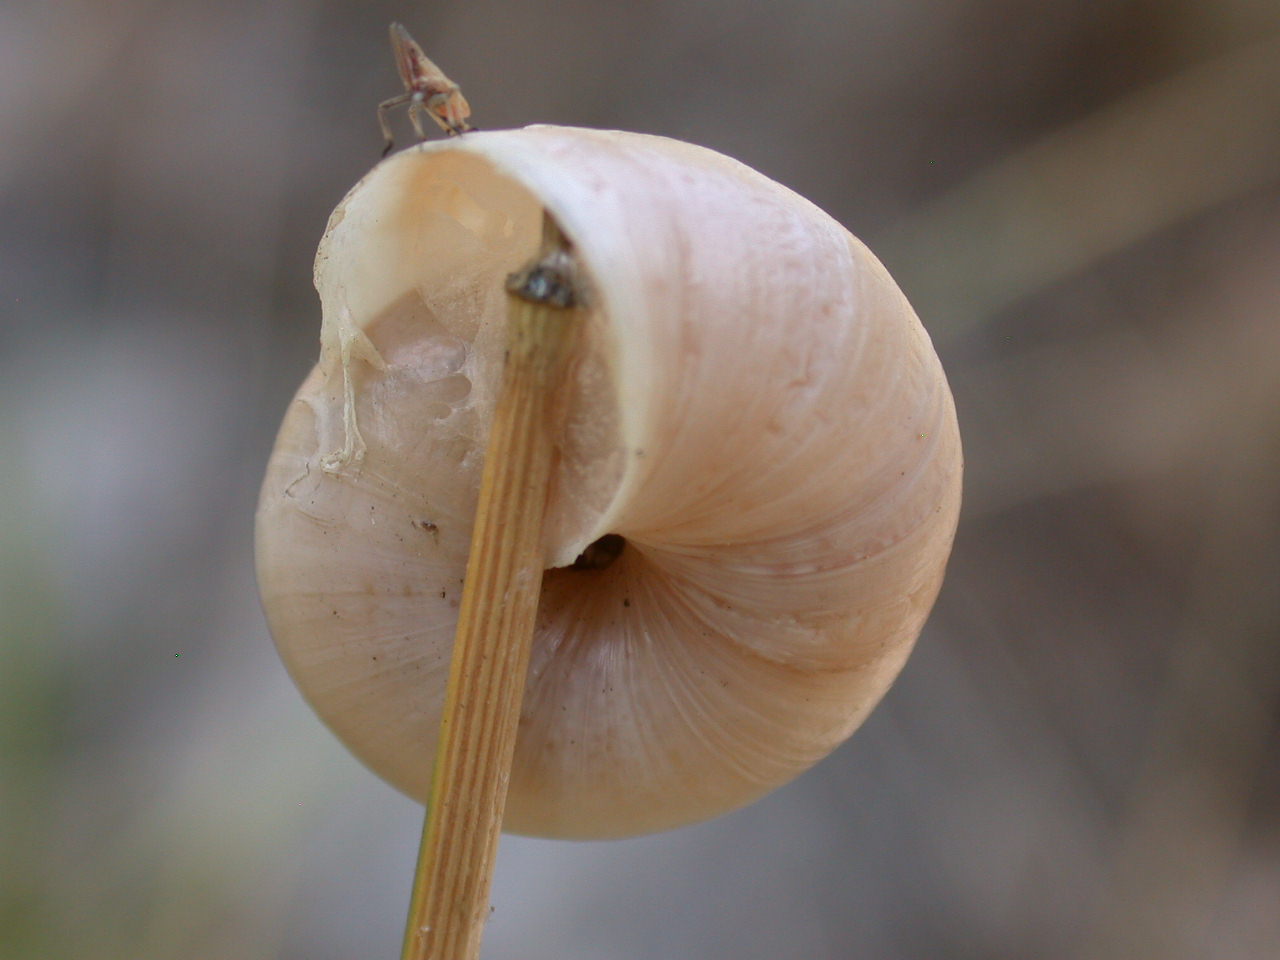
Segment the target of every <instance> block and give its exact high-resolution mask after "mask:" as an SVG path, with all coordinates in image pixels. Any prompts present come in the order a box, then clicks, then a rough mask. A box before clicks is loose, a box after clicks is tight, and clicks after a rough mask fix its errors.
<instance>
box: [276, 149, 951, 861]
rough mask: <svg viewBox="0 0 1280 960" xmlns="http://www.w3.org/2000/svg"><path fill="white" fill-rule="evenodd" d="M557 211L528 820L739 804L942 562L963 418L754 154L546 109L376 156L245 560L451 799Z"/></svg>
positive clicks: (526, 761) (401, 769)
mask: <svg viewBox="0 0 1280 960" xmlns="http://www.w3.org/2000/svg"><path fill="white" fill-rule="evenodd" d="M544 209H545V210H546V211H549V212H550V213H551V214H552V215H553V216H554V218H555V220H556V221H557V222H558V224H559V225H560V227H561V229H562V230H563V231H564V233H565V235H566V236H567V237H568V238H569V239H570V240H571V241H572V242H573V244H574V246H575V249H576V252H577V256H578V258H579V261H580V263H581V264H582V267H583V269H584V271H585V275H586V284H587V287H588V293H589V300H590V304H591V309H590V311H589V315H588V317H587V319H586V321H585V327H584V331H583V336H582V339H581V341H580V343H579V345H578V348H577V357H576V359H575V361H574V366H573V369H572V371H571V373H570V375H569V376H568V378H567V382H566V384H565V386H564V390H563V394H564V400H563V403H564V405H565V411H566V415H565V427H564V432H563V436H562V438H561V441H560V443H559V445H558V451H557V465H556V467H555V473H554V475H553V478H552V487H551V491H550V494H549V504H548V521H547V522H548V528H547V535H546V567H547V572H546V574H545V576H544V580H543V587H542V599H541V605H540V608H539V613H538V624H537V633H536V636H535V639H534V648H533V654H532V662H531V667H530V671H529V679H528V686H527V690H526V695H525V700H524V708H523V713H522V717H521V722H520V731H519V738H518V742H517V747H516V756H515V766H514V769H513V770H512V773H511V781H510V794H509V798H508V803H507V819H506V822H505V826H506V829H508V830H512V831H515V832H520V833H529V834H535V835H543V836H561V837H609V836H623V835H628V834H635V833H642V832H648V831H654V830H659V829H664V828H667V827H672V826H677V825H680V824H683V823H689V822H692V821H696V820H700V819H704V818H708V817H711V816H714V815H716V814H718V813H721V812H724V811H726V810H730V809H733V808H735V807H738V806H740V805H743V804H745V803H747V802H749V801H750V800H752V799H754V798H756V797H758V796H760V795H761V794H763V793H765V792H767V791H768V790H770V789H772V788H774V787H776V786H778V785H780V784H782V783H784V782H786V781H787V780H789V779H791V778H792V777H794V776H795V775H796V774H798V773H799V772H801V771H803V770H805V769H806V768H807V767H809V766H810V765H811V764H813V763H814V762H816V761H817V760H818V759H820V758H821V757H823V756H824V755H825V754H827V753H828V752H829V751H830V750H831V749H832V748H833V747H835V746H836V745H837V744H839V743H840V742H841V741H842V740H843V739H844V738H845V737H847V736H848V735H849V734H850V733H851V732H852V731H853V730H854V729H855V728H856V727H857V726H858V724H859V723H861V721H862V720H863V718H864V717H865V716H866V715H867V714H868V712H869V711H870V710H871V709H872V707H873V706H874V705H875V703H876V702H877V701H878V700H879V699H880V697H881V695H882V694H883V693H884V692H885V690H886V689H887V687H888V686H889V684H890V683H891V682H892V680H893V678H894V677H895V676H896V675H897V673H898V671H899V669H900V668H901V667H902V664H903V662H904V660H905V659H906V657H907V654H908V653H909V651H910V648H911V646H912V644H913V642H914V640H915V638H916V636H917V634H918V633H919V631H920V628H921V626H922V625H923V623H924V620H925V617H926V616H927V614H928V611H929V608H930V606H931V605H932V603H933V600H934V597H935V595H936V593H937V591H938V588H939V586H940V583H941V580H942V575H943V569H944V566H945V564H946V559H947V555H948V553H949V551H950V546H951V540H952V536H953V533H954V530H955V524H956V517H957V512H958V509H959V499H960V475H961V458H960V445H959V435H958V432H957V428H956V421H955V412H954V407H953V404H952V400H951V395H950V392H949V390H948V388H947V384H946V380H945V378H944V376H943V373H942V370H941V367H940V365H939V363H938V360H937V357H936V356H935V354H934V352H933V349H932V346H931V344H930V342H929V339H928V336H927V335H926V333H925V332H924V330H923V329H922V328H921V326H920V324H919V321H918V320H917V319H916V317H915V315H914V313H913V312H912V310H911V308H910V306H909V305H908V303H907V301H906V299H905V298H904V297H903V295H902V293H901V292H900V291H899V289H898V288H897V286H896V285H895V284H894V283H893V281H892V279H891V278H890V277H889V275H888V273H887V272H886V271H885V269H884V268H883V266H881V264H880V262H879V261H878V260H876V258H875V257H874V256H873V255H872V254H871V253H870V252H869V251H868V250H867V249H866V247H864V246H863V245H862V244H861V243H860V242H859V241H858V240H857V239H855V238H854V237H852V236H851V235H850V234H849V233H848V232H847V231H846V230H844V229H843V228H842V227H841V226H840V225H839V224H837V223H835V222H834V221H833V220H832V219H830V218H829V217H828V216H826V215H825V214H824V213H822V212H821V211H820V210H818V209H817V208H816V207H814V206H813V205H812V204H810V203H809V202H807V201H806V200H804V199H802V198H800V197H799V196H797V195H796V194H794V193H792V192H791V191H789V190H787V189H785V188H784V187H781V186H779V185H778V184H776V183H774V182H772V181H771V180H768V179H767V178H765V177H763V176H761V175H760V174H758V173H756V172H754V171H753V170H751V169H749V168H747V167H745V166H743V165H742V164H740V163H738V162H736V161H734V160H731V159H729V158H727V157H724V156H721V155H719V154H717V153H714V152H712V151H709V150H705V149H702V148H699V147H694V146H690V145H688V144H684V143H679V142H676V141H672V140H668V139H664V138H659V137H653V136H645V135H640V134H629V133H617V132H602V131H591V130H580V129H569V128H557V127H530V128H526V129H523V130H514V131H500V132H484V133H472V134H468V135H466V136H465V137H461V138H458V139H455V140H450V141H447V142H440V143H432V144H426V145H422V146H419V147H417V148H415V149H412V150H409V151H405V152H403V153H401V154H398V155H396V156H393V157H391V158H390V159H389V160H387V161H384V162H383V163H382V164H380V165H379V166H377V167H376V168H375V169H374V170H373V171H372V172H371V173H370V174H369V175H368V176H366V177H365V179H364V180H363V181H361V182H360V183H359V184H358V185H357V186H356V187H355V188H354V189H353V190H352V191H351V192H350V194H348V196H347V197H346V198H345V199H344V200H343V201H342V203H341V204H340V205H339V206H338V208H337V210H336V211H335V212H334V214H333V216H332V217H331V219H330V222H329V226H328V229H327V231H326V233H325V236H324V239H323V240H322V242H321V245H320V250H319V254H318V256H317V259H316V286H317V288H318V290H319V292H320V296H321V300H322V306H323V315H324V325H323V327H322V335H321V340H322V343H321V359H320V362H319V364H318V365H317V366H316V367H315V369H314V370H313V371H312V373H311V375H310V376H309V377H308V378H307V380H306V382H305V383H304V384H303V385H302V387H301V389H300V390H299V391H298V394H297V397H296V398H295V400H294V401H293V403H292V405H291V406H290V407H289V411H288V414H287V415H286V417H285V420H284V424H283V426H282V427H281V430H280V435H279V439H278V441H277V444H276V447H275V450H274V452H273V454H272V457H271V461H270V465H269V467H268V470H267V475H266V480H265V482H264V484H263V488H262V495H261V501H260V505H259V509H258V526H257V557H258V576H259V581H260V586H261V591H262V596H263V601H264V605H265V607H266V611H267V615H268V620H269V623H270V628H271V632H272V634H273V636H274V638H275V641H276V644H277V645H278V647H279V650H280V653H281V656H282V657H283V659H284V661H285V663H286V665H287V666H288V669H289V671H290V673H291V674H292V675H293V677H294V679H295V681H296V682H297V683H298V685H299V687H300V688H301V689H302V691H303V693H304V695H305V696H306V697H307V699H308V700H309V701H310V703H311V704H312V706H313V707H314V708H315V709H316V710H317V711H318V712H319V714H320V715H321V717H323V718H324V720H325V721H326V722H327V723H328V724H329V726H330V727H331V728H332V729H333V730H334V731H335V732H336V733H337V735H338V736H339V737H340V738H341V739H342V740H343V741H344V742H345V743H346V745H347V746H348V747H349V748H350V749H351V750H352V751H353V752H354V753H355V754H356V755H357V756H358V757H360V758H361V759H362V760H363V761H364V762H365V763H367V764H368V765H369V766H370V767H371V768H373V769H374V770H375V771H376V772H378V773H379V774H380V775H381V776H383V777H385V778H386V779H387V780H388V781H390V782H391V783H392V784H394V785H395V786H396V787H398V788H399V789H401V790H403V791H404V792H406V793H408V794H409V795H411V796H413V797H416V798H418V799H420V800H421V799H424V798H425V797H426V795H427V792H428V788H429V781H430V776H431V770H432V759H433V752H434V743H435V738H436V735H437V732H438V725H439V720H440V713H441V707H442V701H443V694H444V687H445V681H446V678H447V675H448V661H449V654H450V649H451V645H452V638H453V633H454V628H455V625H456V622H457V614H458V601H459V597H460V594H461V588H462V577H463V573H464V570H465V567H466V559H467V551H468V544H469V538H470V534H471V526H472V517H473V512H474V508H475V503H476V498H477V492H478V487H479V478H480V469H481V465H482V459H483V448H484V440H485V432H486V425H487V423H488V421H489V416H490V414H491V411H492V408H493V405H494V400H495V392H496V389H497V384H498V382H499V375H500V371H501V364H502V361H503V345H504V337H505V328H506V316H507V302H506V294H505V293H504V290H503V281H504V279H505V277H506V275H507V274H508V273H509V272H511V271H513V270H515V269H516V268H517V267H519V266H520V265H521V264H522V263H524V262H525V261H526V260H527V259H528V258H529V256H530V255H531V254H532V253H533V252H534V251H535V250H536V249H537V246H538V240H539V233H540V225H541V220H542V215H543V211H544ZM353 436H354V437H355V438H356V441H355V442H354V443H353V440H352V438H353ZM606 534H609V535H620V536H621V537H623V538H625V546H624V547H623V548H622V550H621V552H620V553H617V555H616V557H615V556H613V553H616V552H617V551H616V548H617V546H618V545H619V544H620V543H621V541H619V540H618V539H617V536H614V537H612V538H610V539H606V540H605V541H604V542H603V544H602V545H598V546H596V547H595V548H593V550H592V551H590V552H589V551H588V548H589V547H591V546H592V544H593V543H595V542H596V541H598V540H599V539H600V538H602V537H604V536H605V535H606ZM609 546H613V547H614V550H613V551H610V550H609V549H608V547H609ZM584 553H588V555H589V556H590V557H593V558H594V560H593V561H590V562H579V564H578V566H577V567H575V566H574V562H575V559H576V558H579V557H580V556H581V555H583V554H584ZM610 561H611V562H610Z"/></svg>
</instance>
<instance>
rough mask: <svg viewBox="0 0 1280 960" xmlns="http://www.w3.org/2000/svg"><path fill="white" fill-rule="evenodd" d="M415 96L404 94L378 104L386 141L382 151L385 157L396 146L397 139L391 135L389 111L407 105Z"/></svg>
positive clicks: (379, 118)
mask: <svg viewBox="0 0 1280 960" xmlns="http://www.w3.org/2000/svg"><path fill="white" fill-rule="evenodd" d="M411 96H413V94H411V93H402V94H400V95H399V96H396V97H392V98H391V99H390V100H383V101H382V102H381V103H380V104H378V125H379V126H380V127H382V139H383V140H385V141H386V146H385V147H383V149H382V155H383V156H384V157H385V156H386V155H387V154H388V153H390V152H391V148H392V147H394V146H395V145H396V140H395V137H393V136H392V135H391V123H390V121H389V120H388V119H387V111H388V110H390V109H391V108H392V107H398V106H400V104H402V103H405V102H407V101H408V100H409V98H410V97H411Z"/></svg>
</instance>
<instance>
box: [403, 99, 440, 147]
mask: <svg viewBox="0 0 1280 960" xmlns="http://www.w3.org/2000/svg"><path fill="white" fill-rule="evenodd" d="M424 113H428V111H427V108H426V107H424V106H423V105H422V101H421V100H415V101H413V102H412V103H411V104H409V120H410V121H412V123H413V129H414V130H416V131H417V133H418V139H419V140H425V139H427V131H426V130H424V129H422V114H424ZM428 116H430V114H429V113H428ZM431 119H432V120H435V117H432V118H431ZM436 122H437V123H439V122H440V121H438V120H436Z"/></svg>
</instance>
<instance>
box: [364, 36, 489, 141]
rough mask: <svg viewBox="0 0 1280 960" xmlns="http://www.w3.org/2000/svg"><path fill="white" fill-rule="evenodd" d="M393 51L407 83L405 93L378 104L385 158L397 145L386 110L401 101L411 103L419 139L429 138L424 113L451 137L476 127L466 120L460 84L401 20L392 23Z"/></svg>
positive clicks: (412, 116)
mask: <svg viewBox="0 0 1280 960" xmlns="http://www.w3.org/2000/svg"><path fill="white" fill-rule="evenodd" d="M391 53H392V55H393V56H394V57H395V58H396V70H397V71H398V72H399V74H400V80H401V81H402V82H403V83H404V93H402V94H399V95H398V96H395V97H392V98H391V99H390V100H383V101H382V103H380V104H378V123H379V124H380V125H381V127H382V136H383V137H384V138H385V139H386V141H387V146H386V148H385V149H384V150H383V151H382V155H383V156H384V157H385V156H386V155H387V154H388V153H390V152H391V149H392V147H394V146H395V139H394V138H393V137H392V135H391V125H390V123H388V122H387V111H388V110H390V109H391V108H392V107H398V106H400V104H402V103H407V104H409V119H410V121H412V123H413V129H414V130H416V131H417V132H418V139H420V140H425V139H427V134H426V131H425V130H423V129H422V115H423V114H426V115H427V116H428V117H430V118H431V119H432V120H434V121H435V122H436V126H438V127H439V128H440V129H441V130H443V131H444V132H445V133H447V134H449V136H451V137H456V136H457V135H458V134H460V133H465V132H466V131H467V130H471V129H473V128H472V126H471V124H469V123H467V117H469V116H471V107H470V106H469V105H468V104H467V98H466V97H464V96H463V95H462V91H461V90H460V89H459V88H458V85H457V84H456V83H454V82H453V81H452V80H450V79H449V78H448V77H446V76H445V75H444V71H442V70H441V69H440V68H439V67H437V66H436V65H435V64H434V63H432V62H431V60H430V58H429V57H428V56H427V55H426V54H425V53H423V52H422V48H421V47H420V46H418V44H417V41H415V40H414V39H413V37H411V36H409V31H408V30H406V29H405V28H404V27H403V26H401V25H400V24H398V23H393V24H391Z"/></svg>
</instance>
